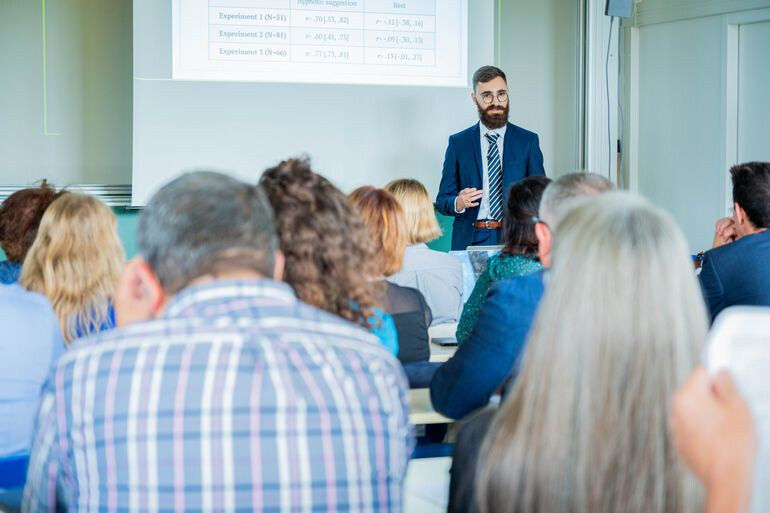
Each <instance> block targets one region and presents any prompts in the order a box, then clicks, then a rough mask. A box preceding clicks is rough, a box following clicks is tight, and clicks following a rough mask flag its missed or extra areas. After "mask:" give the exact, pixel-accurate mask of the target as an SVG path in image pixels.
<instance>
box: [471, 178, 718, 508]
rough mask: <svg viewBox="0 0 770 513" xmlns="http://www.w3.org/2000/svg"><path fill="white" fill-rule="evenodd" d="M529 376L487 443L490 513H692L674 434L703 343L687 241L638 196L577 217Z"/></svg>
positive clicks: (540, 319) (484, 496)
mask: <svg viewBox="0 0 770 513" xmlns="http://www.w3.org/2000/svg"><path fill="white" fill-rule="evenodd" d="M553 263H554V265H553V268H552V271H551V272H552V275H551V277H550V280H549V283H548V287H547V289H546V293H545V296H544V297H543V300H542V303H541V305H540V308H539V311H538V313H537V316H536V318H535V321H534V324H533V328H532V332H531V336H530V339H529V341H528V346H527V349H526V350H525V353H524V357H523V360H522V370H521V373H520V374H519V376H518V377H517V380H516V382H515V384H514V386H513V390H512V391H511V393H510V395H509V397H508V398H507V399H506V400H505V402H504V404H503V406H502V407H501V409H500V411H499V412H498V413H497V415H496V417H495V420H494V421H493V424H492V426H491V429H490V431H489V432H488V434H487V436H486V439H485V441H484V444H483V446H482V452H481V456H480V460H479V467H478V472H477V476H476V477H477V483H476V484H477V492H478V495H477V501H478V506H479V509H480V511H481V512H483V513H499V512H517V513H519V512H521V513H524V512H533V511H536V512H538V513H550V512H554V513H555V512H565V511H567V512H573V513H589V512H614V511H622V512H624V513H663V512H666V513H669V512H677V513H687V512H700V511H702V506H703V504H702V501H703V497H702V490H701V488H700V486H699V485H698V484H697V482H696V481H695V479H694V478H693V477H692V476H691V475H690V474H689V473H688V472H687V471H686V470H685V467H684V466H683V465H682V463H681V462H680V461H679V459H678V457H677V454H676V450H675V448H674V445H673V443H672V439H671V436H670V433H669V428H668V414H669V407H670V404H671V397H672V395H673V393H674V390H675V389H676V387H677V385H679V384H680V383H681V382H683V381H684V379H685V378H686V377H687V375H688V374H689V373H690V371H691V370H692V369H693V367H694V366H695V364H696V362H697V360H698V357H699V353H700V348H701V343H702V342H703V340H704V338H705V336H706V331H707V326H708V325H707V320H706V310H705V307H704V304H703V299H702V296H701V292H700V289H699V287H698V284H697V281H696V277H695V274H694V273H693V269H692V263H691V261H690V257H689V255H688V253H687V247H686V244H685V241H684V238H683V237H682V234H681V232H680V231H679V229H678V228H677V227H676V225H675V224H674V222H673V221H672V220H671V219H670V218H669V216H668V215H666V214H665V213H663V212H662V211H660V210H659V209H657V208H654V207H652V206H650V205H649V204H648V203H647V202H646V201H644V200H642V199H640V198H639V197H637V196H633V195H631V194H628V193H616V192H610V193H606V194H603V195H601V196H598V197H595V198H589V199H587V200H582V201H581V202H580V203H579V204H576V206H575V209H574V210H571V211H570V215H569V216H566V217H564V218H563V219H562V220H561V222H560V223H559V225H558V228H557V229H556V234H555V235H554V249H553Z"/></svg>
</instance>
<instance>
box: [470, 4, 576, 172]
mask: <svg viewBox="0 0 770 513" xmlns="http://www.w3.org/2000/svg"><path fill="white" fill-rule="evenodd" d="M472 3H473V2H471V5H472ZM579 3H580V2H579V0H503V1H502V2H501V4H500V7H501V14H502V18H501V23H500V30H501V32H500V38H499V41H500V49H499V55H498V59H499V66H500V67H501V68H502V69H503V71H505V72H506V75H507V76H508V88H509V89H510V92H511V113H510V121H511V122H512V123H514V124H517V125H520V126H523V127H524V128H527V129H528V130H532V131H534V132H537V134H538V135H539V136H540V147H541V149H542V150H543V157H544V161H545V162H544V165H545V171H546V174H547V175H548V176H551V177H554V176H560V175H562V174H565V173H570V172H572V171H574V170H575V169H577V168H578V167H579V164H578V161H577V159H578V140H577V138H578V131H577V126H578V117H577V108H578V103H577V49H578V33H577V23H578V5H579Z"/></svg>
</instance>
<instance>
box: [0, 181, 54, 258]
mask: <svg viewBox="0 0 770 513" xmlns="http://www.w3.org/2000/svg"><path fill="white" fill-rule="evenodd" d="M64 193H65V191H59V192H57V191H56V189H54V188H53V187H52V186H50V185H49V184H48V182H47V181H46V180H43V181H42V182H41V183H40V186H39V187H31V188H29V189H21V190H18V191H16V192H14V193H13V194H11V195H10V196H8V197H7V198H6V199H5V201H4V202H3V204H2V206H0V246H2V248H3V251H4V252H5V256H6V257H7V258H8V260H9V261H11V262H14V263H17V264H20V263H22V262H23V261H24V258H25V257H26V256H27V251H28V250H29V248H30V247H31V246H32V243H33V242H35V237H36V236H37V229H38V227H39V226H40V220H41V219H42V218H43V213H45V210H46V209H47V208H48V205H50V204H51V203H53V201H54V200H55V199H56V198H58V197H59V196H61V195H62V194H64Z"/></svg>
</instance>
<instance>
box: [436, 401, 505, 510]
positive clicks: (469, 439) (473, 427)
mask: <svg viewBox="0 0 770 513" xmlns="http://www.w3.org/2000/svg"><path fill="white" fill-rule="evenodd" d="M495 413H497V408H496V407H487V408H485V409H483V410H479V411H477V412H476V413H472V414H470V415H469V416H468V417H466V419H465V420H463V422H462V426H461V427H460V430H459V432H458V433H457V440H456V441H455V450H454V454H453V456H452V468H451V469H450V470H449V474H450V476H449V505H448V506H447V513H472V512H473V513H475V512H476V511H478V508H476V494H475V488H476V464H477V463H478V459H479V452H480V451H481V444H482V443H483V442H484V436H485V435H486V434H487V430H488V429H489V426H490V424H491V423H492V417H494V416H495Z"/></svg>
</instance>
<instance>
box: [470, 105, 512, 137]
mask: <svg viewBox="0 0 770 513" xmlns="http://www.w3.org/2000/svg"><path fill="white" fill-rule="evenodd" d="M476 107H477V108H478V109H479V119H480V120H481V122H482V123H483V124H484V126H485V127H487V128H489V129H490V130H495V129H497V128H503V127H504V126H505V124H506V123H508V104H507V103H506V104H505V107H502V108H501V107H500V106H498V105H490V106H489V107H487V108H486V109H484V108H482V107H481V105H479V104H478V102H477V103H476ZM497 109H501V110H502V112H500V111H497V112H494V113H490V112H489V111H491V110H497Z"/></svg>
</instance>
